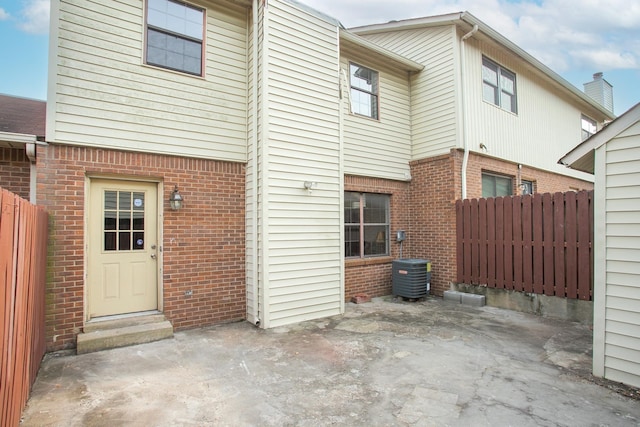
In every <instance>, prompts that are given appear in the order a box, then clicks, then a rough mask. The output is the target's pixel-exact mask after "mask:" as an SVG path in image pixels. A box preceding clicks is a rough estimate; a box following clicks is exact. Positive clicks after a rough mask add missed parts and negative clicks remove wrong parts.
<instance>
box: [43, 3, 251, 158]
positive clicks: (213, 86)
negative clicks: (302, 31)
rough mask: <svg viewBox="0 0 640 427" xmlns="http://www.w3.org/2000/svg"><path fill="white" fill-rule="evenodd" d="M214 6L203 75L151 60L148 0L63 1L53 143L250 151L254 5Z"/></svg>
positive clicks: (178, 151)
mask: <svg viewBox="0 0 640 427" xmlns="http://www.w3.org/2000/svg"><path fill="white" fill-rule="evenodd" d="M199 5H200V6H202V7H207V10H206V16H207V19H206V29H207V34H206V40H205V47H206V53H205V59H206V63H205V71H204V72H205V76H204V77H203V78H200V77H195V76H190V75H186V74H183V73H179V72H174V71H169V70H165V69H161V68H157V67H152V66H146V65H143V60H144V2H142V1H139V0H123V1H118V2H116V1H113V2H108V3H104V2H98V1H92V0H83V1H79V0H63V1H62V2H61V5H60V7H61V10H60V22H59V25H60V28H59V30H58V41H59V45H58V48H57V49H58V60H57V63H56V64H53V68H52V70H50V71H51V72H53V73H54V75H55V78H53V79H52V80H53V81H54V82H55V107H54V114H55V119H54V121H53V122H54V123H55V124H54V129H53V132H50V133H49V135H50V136H52V137H53V138H55V142H59V143H68V144H77V145H87V146H94V147H104V148H114V149H123V150H137V151H145V152H154V153H163V154H175V155H187V156H193V157H201V158H212V159H220V160H229V161H245V160H246V137H247V52H246V51H247V40H246V38H247V9H246V8H245V7H241V6H238V5H235V4H233V3H227V2H207V3H201V4H199Z"/></svg>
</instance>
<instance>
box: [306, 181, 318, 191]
mask: <svg viewBox="0 0 640 427" xmlns="http://www.w3.org/2000/svg"><path fill="white" fill-rule="evenodd" d="M304 188H305V189H306V190H307V191H308V192H309V193H311V192H312V191H313V190H314V189H315V188H318V183H317V182H315V181H305V182H304Z"/></svg>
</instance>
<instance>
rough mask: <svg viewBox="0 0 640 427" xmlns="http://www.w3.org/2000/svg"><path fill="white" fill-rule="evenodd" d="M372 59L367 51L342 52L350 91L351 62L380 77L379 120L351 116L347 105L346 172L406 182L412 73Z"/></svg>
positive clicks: (343, 66) (344, 50)
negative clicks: (374, 72) (410, 75)
mask: <svg viewBox="0 0 640 427" xmlns="http://www.w3.org/2000/svg"><path fill="white" fill-rule="evenodd" d="M371 57H372V55H371V54H367V53H366V52H364V53H363V52H361V51H360V52H357V51H355V50H352V49H348V48H342V49H341V61H340V62H341V63H340V67H341V69H342V70H343V71H344V74H345V75H346V76H347V81H346V82H345V89H346V90H347V91H349V85H350V83H349V81H348V79H349V77H348V76H349V63H351V62H352V63H356V64H358V65H362V66H364V67H367V68H370V69H372V70H375V71H377V72H378V77H379V79H378V80H379V83H378V103H379V120H376V119H371V118H369V117H363V116H360V115H357V114H350V113H349V111H350V107H349V102H348V101H347V102H345V105H344V111H343V113H344V170H345V173H346V174H349V175H360V176H371V177H377V178H387V179H399V180H406V179H408V178H409V176H410V171H409V161H410V160H411V118H410V109H409V106H410V96H409V73H408V72H407V71H404V70H397V69H392V68H389V67H387V66H385V63H384V61H383V60H376V59H372V58H371ZM347 98H348V95H347Z"/></svg>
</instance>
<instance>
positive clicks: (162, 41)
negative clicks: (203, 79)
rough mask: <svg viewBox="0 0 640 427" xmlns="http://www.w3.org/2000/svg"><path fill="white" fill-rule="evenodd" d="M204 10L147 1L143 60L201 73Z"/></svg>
mask: <svg viewBox="0 0 640 427" xmlns="http://www.w3.org/2000/svg"><path fill="white" fill-rule="evenodd" d="M203 33H204V10H203V9H199V8H196V7H194V6H190V5H188V4H186V3H182V2H179V1H174V0H149V1H148V8H147V58H146V63H147V64H150V65H156V66H158V67H163V68H168V69H170V70H177V71H182V72H185V73H189V74H195V75H197V76H201V75H202V45H203V43H202V38H203Z"/></svg>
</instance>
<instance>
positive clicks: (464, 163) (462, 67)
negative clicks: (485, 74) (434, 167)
mask: <svg viewBox="0 0 640 427" xmlns="http://www.w3.org/2000/svg"><path fill="white" fill-rule="evenodd" d="M477 32H478V25H477V24H476V25H474V26H473V28H472V29H471V31H469V32H468V33H467V34H465V35H464V36H462V39H461V40H460V44H461V47H460V49H461V52H460V56H461V58H460V85H461V102H462V146H463V148H464V156H463V157H462V172H461V178H462V179H461V180H462V199H463V200H464V199H466V198H467V166H468V165H469V144H468V141H467V129H468V126H467V115H466V113H465V108H466V103H465V96H464V93H465V86H466V85H465V79H464V75H465V71H466V70H465V67H466V65H465V62H466V61H465V57H466V52H465V48H464V46H465V41H466V40H467V39H468V38H470V37H473V35H474V34H475V33H477Z"/></svg>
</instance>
